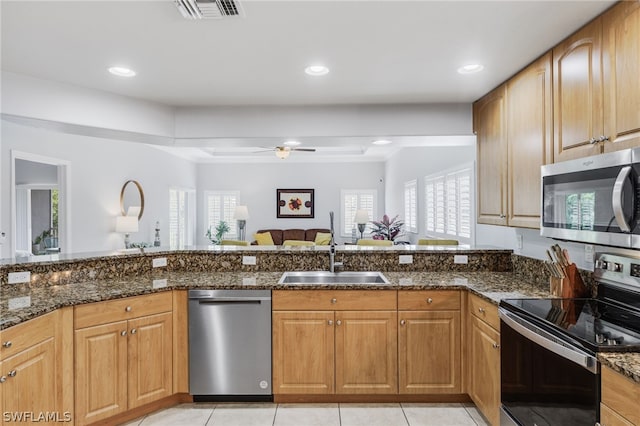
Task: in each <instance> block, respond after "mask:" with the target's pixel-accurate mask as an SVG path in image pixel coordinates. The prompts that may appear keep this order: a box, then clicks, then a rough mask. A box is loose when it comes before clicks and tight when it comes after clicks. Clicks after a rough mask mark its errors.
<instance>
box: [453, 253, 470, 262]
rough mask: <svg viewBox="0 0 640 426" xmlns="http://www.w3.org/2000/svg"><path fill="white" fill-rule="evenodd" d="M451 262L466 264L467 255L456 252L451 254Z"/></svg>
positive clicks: (467, 260)
mask: <svg viewBox="0 0 640 426" xmlns="http://www.w3.org/2000/svg"><path fill="white" fill-rule="evenodd" d="M453 263H458V264H467V263H469V256H467V255H466V254H456V255H455V256H453Z"/></svg>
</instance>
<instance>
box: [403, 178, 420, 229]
mask: <svg viewBox="0 0 640 426" xmlns="http://www.w3.org/2000/svg"><path fill="white" fill-rule="evenodd" d="M404 226H405V227H406V229H407V231H409V232H416V233H417V232H418V181H416V180H415V179H414V180H411V181H409V182H405V183H404Z"/></svg>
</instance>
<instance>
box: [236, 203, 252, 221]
mask: <svg viewBox="0 0 640 426" xmlns="http://www.w3.org/2000/svg"><path fill="white" fill-rule="evenodd" d="M233 218H234V219H235V220H247V219H249V209H247V206H236V210H235V211H234V212H233Z"/></svg>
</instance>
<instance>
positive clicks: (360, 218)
mask: <svg viewBox="0 0 640 426" xmlns="http://www.w3.org/2000/svg"><path fill="white" fill-rule="evenodd" d="M353 221H354V222H355V223H367V222H369V212H368V211H366V210H356V216H355V217H354V218H353Z"/></svg>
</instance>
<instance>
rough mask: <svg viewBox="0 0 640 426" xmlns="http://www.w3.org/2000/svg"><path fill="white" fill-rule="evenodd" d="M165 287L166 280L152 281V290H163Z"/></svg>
mask: <svg viewBox="0 0 640 426" xmlns="http://www.w3.org/2000/svg"><path fill="white" fill-rule="evenodd" d="M166 286H167V279H166V278H162V279H159V280H153V288H165V287H166Z"/></svg>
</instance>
